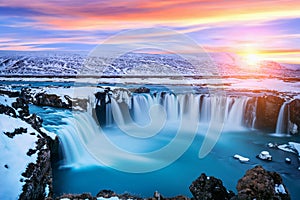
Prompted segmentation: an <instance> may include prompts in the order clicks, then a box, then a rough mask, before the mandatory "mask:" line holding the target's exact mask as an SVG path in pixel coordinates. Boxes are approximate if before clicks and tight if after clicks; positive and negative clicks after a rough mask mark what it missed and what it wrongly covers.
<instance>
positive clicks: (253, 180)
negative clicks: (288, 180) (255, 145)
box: [236, 166, 290, 200]
mask: <svg viewBox="0 0 300 200" xmlns="http://www.w3.org/2000/svg"><path fill="white" fill-rule="evenodd" d="M236 188H237V191H238V199H240V200H244V199H245V200H248V199H257V200H264V199H278V200H283V199H284V200H288V199H290V195H289V193H288V190H287V189H286V187H285V186H284V184H283V182H282V179H281V177H280V175H279V174H278V173H276V172H269V171H266V170H265V169H263V168H262V166H256V167H254V168H253V169H250V170H248V171H247V172H246V174H245V176H244V177H243V178H241V179H240V180H239V181H238V184H237V187H236ZM278 188H284V189H283V190H282V189H281V190H280V189H278Z"/></svg>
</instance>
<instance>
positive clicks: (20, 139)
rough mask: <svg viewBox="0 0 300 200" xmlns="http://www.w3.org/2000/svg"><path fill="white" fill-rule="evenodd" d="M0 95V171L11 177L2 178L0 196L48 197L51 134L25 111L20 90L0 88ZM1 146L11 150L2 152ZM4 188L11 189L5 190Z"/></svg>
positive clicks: (50, 174) (49, 194) (50, 191)
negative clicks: (2, 184)
mask: <svg viewBox="0 0 300 200" xmlns="http://www.w3.org/2000/svg"><path fill="white" fill-rule="evenodd" d="M0 97H1V99H2V100H3V101H1V102H0V116H1V120H2V121H0V123H1V126H0V127H1V129H0V131H2V132H0V134H1V135H0V139H1V141H2V144H3V145H4V152H2V153H3V154H2V156H3V158H2V159H1V162H4V163H5V165H4V166H1V168H2V167H3V168H2V169H0V172H1V174H2V175H3V176H4V177H3V178H5V177H7V178H9V179H12V180H11V181H7V180H6V181H5V180H4V181H3V183H5V184H6V187H5V188H6V189H5V188H2V189H4V191H5V192H6V194H3V193H2V194H0V197H3V198H5V199H6V198H8V199H15V198H19V199H45V198H50V199H51V197H52V195H53V192H52V169H51V150H50V148H51V146H53V143H54V137H55V136H54V135H53V134H51V133H48V132H47V131H46V130H45V129H43V128H42V119H41V118H40V117H38V116H37V115H36V114H30V113H29V107H28V102H27V101H26V100H25V99H24V98H22V97H21V94H20V93H18V92H15V91H2V90H1V91H0ZM5 148H8V149H11V150H9V151H5ZM0 149H1V146H0ZM12 149H14V150H12ZM23 166H24V168H22V167H23ZM16 169H18V170H16ZM22 170H23V171H22ZM7 188H8V189H9V190H11V191H7ZM15 195H17V196H15Z"/></svg>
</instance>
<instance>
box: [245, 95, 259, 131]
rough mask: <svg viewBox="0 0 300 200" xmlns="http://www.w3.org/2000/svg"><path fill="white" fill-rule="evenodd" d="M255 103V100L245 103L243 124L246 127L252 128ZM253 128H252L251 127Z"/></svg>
mask: <svg viewBox="0 0 300 200" xmlns="http://www.w3.org/2000/svg"><path fill="white" fill-rule="evenodd" d="M256 102H257V98H251V99H249V100H248V101H247V104H246V108H245V114H244V124H245V125H246V126H247V127H250V128H252V126H253V125H255V124H253V122H254V119H255V116H256V109H255V108H256ZM253 128H254V127H253Z"/></svg>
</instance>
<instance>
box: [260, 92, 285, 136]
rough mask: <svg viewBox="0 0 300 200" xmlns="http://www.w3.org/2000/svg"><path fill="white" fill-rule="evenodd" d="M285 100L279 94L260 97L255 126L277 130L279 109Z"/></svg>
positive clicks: (267, 129)
mask: <svg viewBox="0 0 300 200" xmlns="http://www.w3.org/2000/svg"><path fill="white" fill-rule="evenodd" d="M283 102H284V100H283V99H282V98H280V97H277V96H264V97H258V99H257V107H256V121H255V128H257V129H261V130H265V131H268V132H275V129H276V123H277V118H278V114H279V110H280V107H281V105H282V104H283Z"/></svg>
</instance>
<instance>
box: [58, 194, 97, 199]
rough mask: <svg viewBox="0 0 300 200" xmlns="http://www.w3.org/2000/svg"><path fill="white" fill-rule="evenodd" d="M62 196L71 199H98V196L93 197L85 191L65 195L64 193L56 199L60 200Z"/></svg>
mask: <svg viewBox="0 0 300 200" xmlns="http://www.w3.org/2000/svg"><path fill="white" fill-rule="evenodd" d="M62 198H68V199H71V200H73V199H74V200H86V199H88V200H96V199H97V198H95V197H93V196H92V195H91V194H89V193H83V194H65V195H62V196H60V197H57V198H56V199H57V200H59V199H62Z"/></svg>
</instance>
